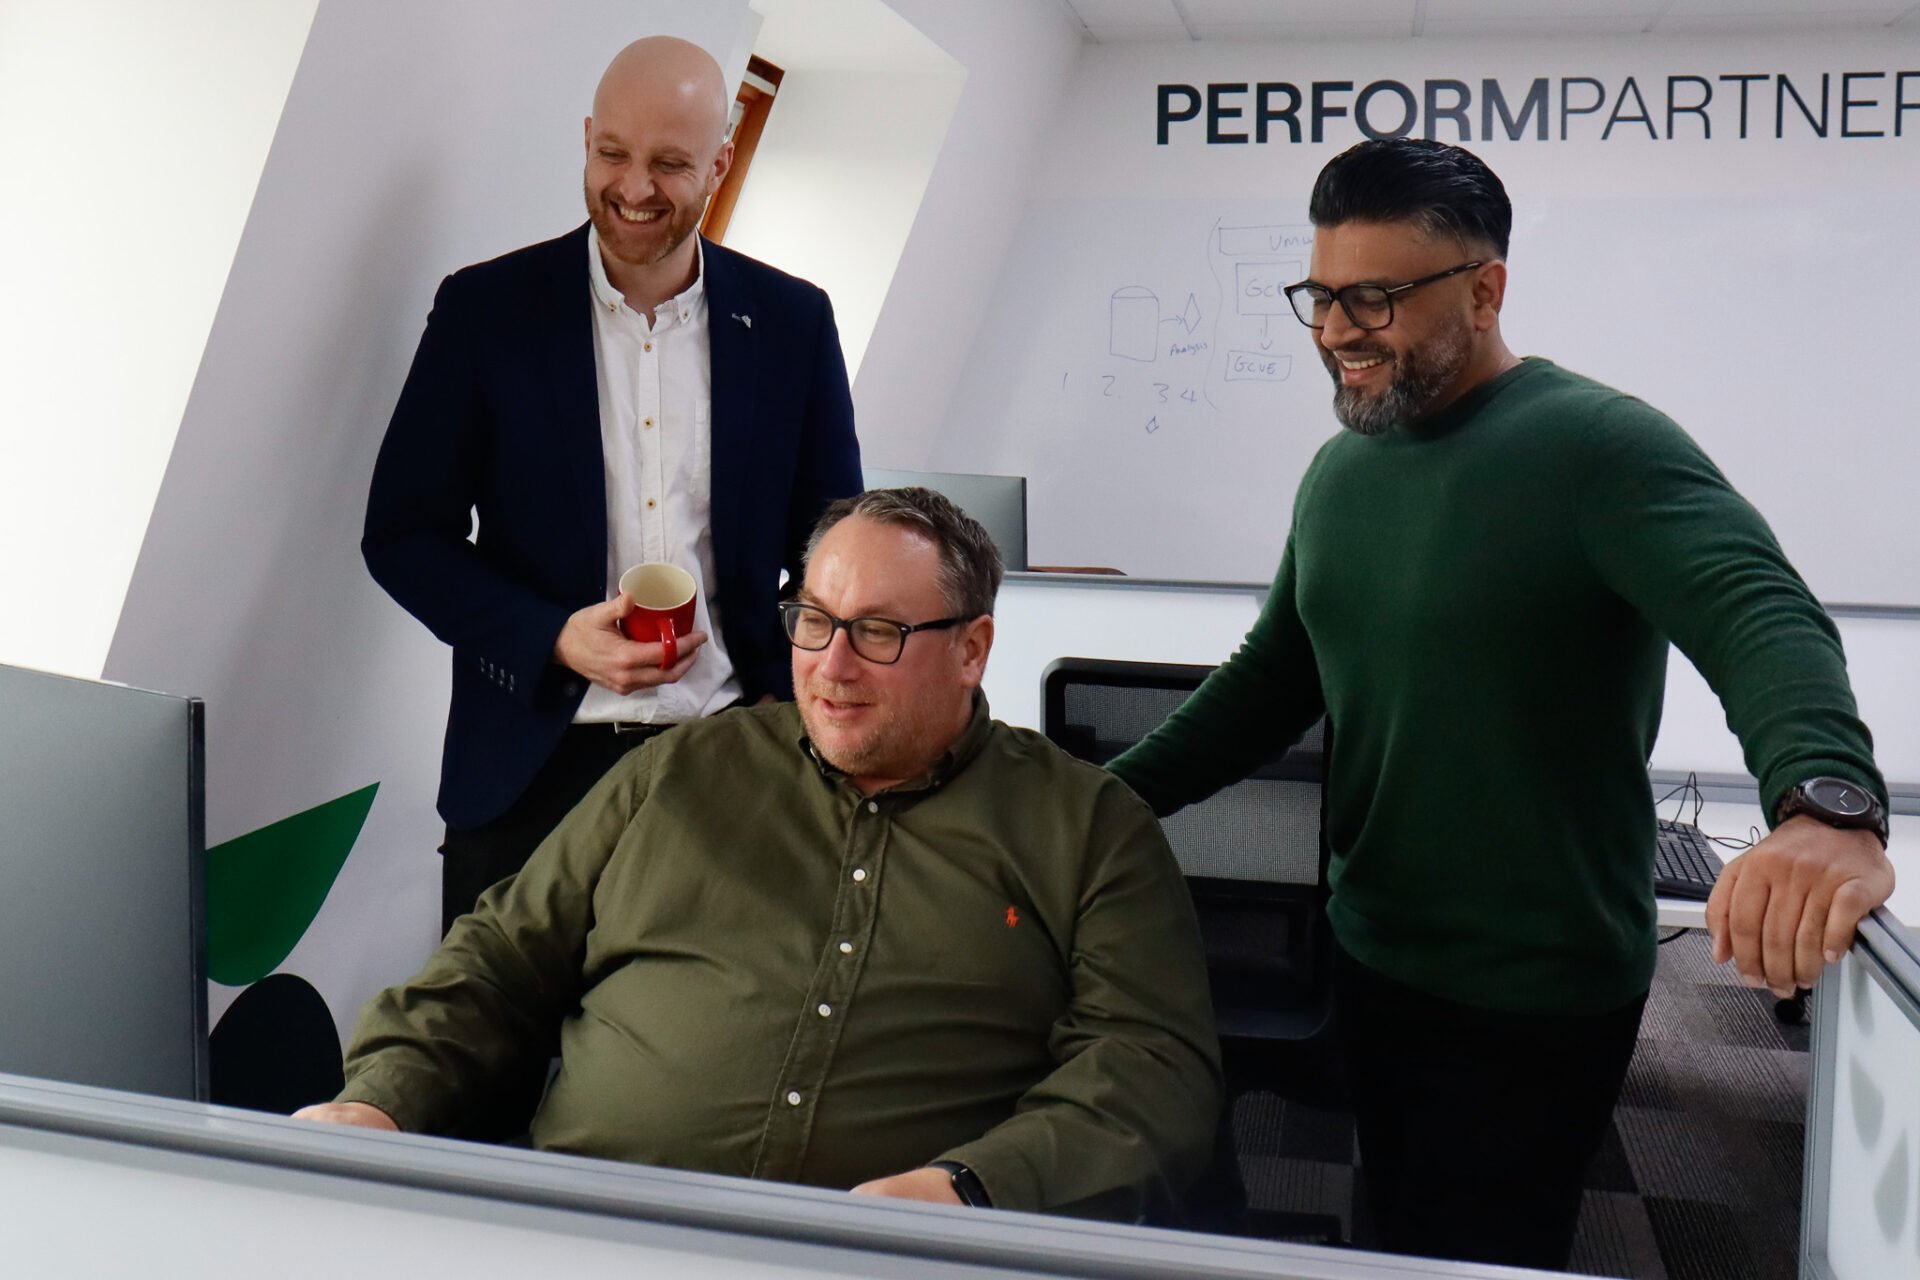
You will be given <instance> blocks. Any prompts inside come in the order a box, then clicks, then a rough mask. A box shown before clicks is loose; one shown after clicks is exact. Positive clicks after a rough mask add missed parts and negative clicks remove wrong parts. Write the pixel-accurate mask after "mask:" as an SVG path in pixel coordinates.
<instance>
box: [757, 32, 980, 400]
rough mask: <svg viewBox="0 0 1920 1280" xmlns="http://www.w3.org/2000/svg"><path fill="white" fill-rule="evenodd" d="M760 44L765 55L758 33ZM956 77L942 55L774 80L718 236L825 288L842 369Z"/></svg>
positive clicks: (857, 340) (955, 93) (894, 255)
mask: <svg viewBox="0 0 1920 1280" xmlns="http://www.w3.org/2000/svg"><path fill="white" fill-rule="evenodd" d="M761 48H762V49H763V50H765V56H768V57H772V56H773V55H774V49H773V48H772V47H770V46H769V45H767V44H766V42H765V41H764V39H763V41H762V44H761ZM776 62H777V59H776ZM964 80H965V73H964V72H962V71H961V70H959V68H958V67H957V66H950V67H948V68H947V69H945V70H943V71H923V72H891V73H888V72H859V71H845V70H834V69H826V70H813V71H809V70H800V71H790V72H788V74H787V76H786V78H785V79H784V80H782V81H781V83H780V92H779V95H778V96H777V97H776V98H775V99H774V107H773V111H772V113H771V115H770V116H769V117H768V120H767V128H766V132H765V133H764V134H763V135H762V136H761V139H760V148H759V151H758V152H757V153H756V154H755V157H754V161H753V167H752V170H751V171H750V172H749V174H748V176H747V181H746V183H745V185H744V186H743V187H742V189H741V194H740V201H739V203H738V204H736V205H735V206H734V211H733V219H732V221H731V222H730V223H729V224H728V226H727V235H726V243H727V247H728V248H732V249H738V250H740V251H741V252H742V253H748V254H752V255H753V256H754V257H756V258H760V259H762V260H764V261H767V262H771V263H773V264H774V265H775V266H777V267H779V268H780V269H781V270H782V271H789V272H792V273H793V274H794V275H797V276H801V277H803V278H805V279H808V280H811V281H813V282H814V283H816V284H818V285H820V286H821V287H822V288H824V289H826V291H827V292H828V294H830V295H831V296H832V298H833V309H834V316H835V319H836V321H837V323H838V324H839V327H840V345H841V348H842V349H843V350H844V351H845V353H846V357H847V370H848V372H849V374H850V375H857V374H858V371H859V368H860V363H861V360H862V358H863V357H864V356H865V354H866V350H867V344H868V342H869V340H870V338H871V336H872V334H873V327H874V324H875V323H876V322H877V321H878V320H879V318H880V308H881V304H882V303H884V302H885V300H886V297H887V289H888V287H889V286H890V285H891V284H892V283H893V274H894V265H895V264H896V263H897V262H898V261H899V259H900V251H901V250H902V249H903V248H904V247H905V246H906V243H907V235H908V232H910V231H911V230H912V228H913V220H914V215H915V214H916V213H917V212H918V211H919V208H920V198H921V194H922V193H923V192H924V191H925V190H926V185H927V177H928V175H929V174H931V173H932V172H933V163H934V157H935V156H936V155H937V154H938V153H939V151H940V144H941V142H942V141H943V140H944V139H945V137H946V133H947V122H948V120H949V119H951V117H952V115H953V107H954V103H955V102H956V101H958V99H959V96H960V86H961V84H962V82H963V81H964Z"/></svg>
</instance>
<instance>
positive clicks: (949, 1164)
mask: <svg viewBox="0 0 1920 1280" xmlns="http://www.w3.org/2000/svg"><path fill="white" fill-rule="evenodd" d="M927 1168H929V1169H941V1170H944V1171H945V1172H946V1175H947V1177H948V1178H950V1179H952V1180H953V1194H955V1195H957V1196H959V1197H960V1203H961V1204H964V1205H966V1206H967V1207H968V1208H970V1209H991V1208H993V1198H992V1197H991V1196H989V1195H988V1194H987V1189H986V1187H985V1186H984V1185H982V1184H981V1182H980V1175H979V1174H977V1173H975V1172H974V1171H973V1170H971V1169H969V1168H967V1166H966V1165H964V1164H961V1163H960V1162H959V1161H958V1160H930V1161H928V1162H927Z"/></svg>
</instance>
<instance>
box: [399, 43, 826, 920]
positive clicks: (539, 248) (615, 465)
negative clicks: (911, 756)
mask: <svg viewBox="0 0 1920 1280" xmlns="http://www.w3.org/2000/svg"><path fill="white" fill-rule="evenodd" d="M728 102H729V95H728V94H727V93H726V89H725V85H724V82H723V80H722V77H721V74H720V69H719V67H718V65H717V64H715V63H714V61H713V59H712V58H711V57H710V56H709V55H708V54H707V53H706V52H705V51H704V50H701V49H700V48H699V47H698V46H695V45H692V44H689V43H687V42H685V41H681V40H675V39H671V38H668V37H652V38H649V39H645V40H640V41H636V42H635V43H634V44H632V45H629V46H628V47H627V48H626V49H624V50H622V51H621V53H620V54H619V55H618V56H617V57H616V58H615V59H614V61H613V63H612V64H611V65H610V66H609V67H608V69H607V72H606V75H605V76H604V77H603V78H602V80H601V82H600V86H599V88H598V90H597V91H596V93H595V95H594V108H593V115H592V116H590V117H588V118H587V121H586V144H587V164H586V178H585V192H586V200H587V208H588V213H589V215H590V218H589V222H588V223H587V225H585V226H582V227H580V228H578V229H576V230H575V231H573V232H571V233H569V234H567V235H564V236H562V237H560V238H559V239H556V240H549V241H546V242H545V243H542V244H537V245H533V246H531V247H529V248H526V249H521V250H519V251H517V252H515V253H510V254H507V255H506V256H504V257H501V258H496V259H494V260H493V261H491V262H486V263H482V264H480V265H478V266H473V267H468V268H466V269H465V270H462V271H459V272H456V273H455V274H453V275H452V276H449V277H448V278H447V279H446V281H445V282H443V283H442V285H441V286H440V290H439V293H438V294H437V295H436V297H435V299H434V305H433V311H432V314H431V315H430V316H429V317H428V319H427V328H426V333H425V334H424V336H422V338H421V340H420V347H419V350H418V352H417V353H416V354H415V356H414V362H413V368H412V370H411V372H410V373H409V374H408V376H407V381H406V385H405V388H404V389H403V390H402V391H401V393H400V401H399V404H398V406H397V407H396V408H395V410H394V414H393V419H392V422H391V423H390V425H389V426H388V428H387V435H386V439H385V441H384V442H383V443H382V445H381V448H380V456H379V461H378V462H377V463H376V465H375V468H374V474H373V483H372V487H371V492H370V495H369V498H368V503H367V518H366V530H365V536H364V537H363V539H362V542H361V548H362V551H363V553H364V555H365V557H366V561H367V566H368V568H369V570H370V571H371V572H372V574H373V576H374V578H375V579H376V580H377V581H378V582H379V583H380V585H381V586H382V587H384V588H385V589H386V590H387V592H388V593H389V594H391V595H392V596H393V598H394V599H395V600H396V601H398V602H399V603H400V604H401V605H402V606H403V607H404V608H405V609H406V610H407V611H408V612H409V613H412V614H413V615H414V616H415V617H417V618H419V619H420V620H421V621H422V622H424V623H425V624H426V625H427V627H428V628H429V629H431V630H432V632H433V634H434V635H436V636H438V637H439V638H440V639H441V640H443V641H445V642H446V643H448V644H450V645H452V646H453V697H452V706H451V708H450V710H449V713H448V717H447V734H446V747H445V754H444V757H443V760H442V769H441V778H440V795H439V809H440V813H441V816H442V817H443V818H445V819H446V823H447V839H446V842H445V844H443V845H442V846H441V852H442V853H443V854H444V855H445V860H444V872H443V881H442V927H443V929H444V928H445V927H447V926H449V925H451V923H452V921H453V920H454V918H456V917H457V916H458V915H460V914H462V913H463V912H465V911H467V910H469V909H470V908H471V907H472V905H473V902H474V900H475V899H476V898H477V897H478V895H479V893H480V892H481V891H483V890H484V889H485V888H486V887H487V886H489V885H491V884H492V883H494V882H495V881H496V880H498V879H501V878H503V877H505V876H508V875H511V874H513V873H514V872H515V871H517V870H518V869H519V868H520V866H521V865H522V864H523V863H524V862H525V860H526V858H527V855H528V854H530V853H531V852H532V850H533V848H534V847H535V846H536V845H537V844H538V843H539V841H540V840H541V839H543V838H544V837H545V835H546V834H547V832H548V831H550V830H551V829H552V827H553V826H554V825H555V824H556V823H557V822H558V821H559V820H560V819H561V818H562V817H564V816H565V815H566V813H567V811H568V810H569V809H571V808H572V806H573V805H574V803H575V802H577V801H578V800H579V798H580V797H581V796H582V795H584V794H585V793H586V791H587V790H588V789H590V788H591V786H592V785H593V783H594V782H595V781H597V780H598V778H599V777H600V776H601V774H603V773H604V772H605V771H606V769H607V768H609V767H610V766H611V765H612V764H613V762H614V761H615V760H617V759H618V758H619V757H620V755H622V754H624V752H625V751H627V750H629V749H631V748H632V747H633V746H636V745H638V744H639V743H640V742H642V741H645V740H646V739H647V738H649V737H651V736H653V735H655V734H657V733H660V732H664V731H665V730H667V729H668V728H670V727H671V726H672V725H673V724H676V723H681V722H684V721H685V720H688V719H693V718H696V717H698V716H701V715H710V714H714V713H716V712H718V711H721V710H724V709H725V708H726V707H728V706H731V705H733V704H734V703H736V702H743V701H744V702H753V701H759V700H762V699H765V698H771V697H789V696H791V687H790V676H789V670H790V666H789V660H788V645H787V641H786V637H785V635H784V634H783V632H782V631H781V628H780V623H779V618H778V611H777V608H776V604H777V600H778V596H779V591H780V583H781V578H782V574H783V572H784V573H785V574H786V575H787V577H788V578H790V579H791V580H793V581H795V582H797V581H798V580H799V579H800V576H801V556H802V553H803V551H804V548H805V542H806V538H807V534H808V533H809V531H810V530H811V529H812V527H813V523H814V520H815V518H816V517H817V516H818V515H819V513H820V511H821V510H822V509H823V508H824V507H825V506H826V505H827V504H828V503H829V502H831V501H833V500H834V499H835V498H839V497H842V496H845V495H847V494H851V493H857V492H859V490H860V488H861V482H860V454H859V446H858V444H857V443H856V441H855V438H854V431H853V405H852V398H851V395H850V394H849V391H848V387H847V373H846V364H845V361H844V358H843V357H842V355H841V352H840V340H839V334H838V332H837V331H836V329H835V327H834V322H833V309H832V306H831V304H830V303H829V302H828V300H827V296H826V294H824V293H823V292H821V290H819V289H818V288H816V287H814V286H813V285H811V284H808V283H807V282H805V281H803V280H798V279H795V278H794V277H792V276H788V275H785V274H783V273H782V272H779V271H777V270H775V269H773V268H772V267H769V266H766V265H764V264H762V263H759V262H756V261H754V260H753V259H751V258H748V257H745V256H743V255H741V254H738V253H734V252H731V251H729V250H727V249H724V248H721V247H720V246H719V245H716V244H713V243H711V242H707V241H705V240H703V239H702V238H700V237H699V236H698V235H696V234H695V229H696V228H697V227H698V225H699V220H700V217H701V214H702V213H703V211H704V209H705V206H706V201H707V198H708V197H709V196H710V195H711V194H712V192H713V191H714V189H715V188H717V187H718V185H719V182H720V179H721V178H722V177H723V176H724V175H725V173H726V170H727V167H728V165H729V164H730V163H731V160H732V144H731V143H729V142H726V141H725V140H724V131H725V121H726V113H727V107H728ZM476 515H477V517H478V531H477V533H475V532H474V517H475V516H476ZM470 534H472V535H473V536H471V538H470V537H469V535H470ZM643 561H666V562H669V563H673V564H676V565H678V566H679V567H681V568H682V569H685V570H686V571H687V572H688V573H690V574H691V575H692V576H693V577H694V579H695V581H696V583H697V591H696V597H697V600H696V603H697V612H696V619H695V628H696V629H695V630H694V632H693V633H692V634H690V635H689V636H687V637H684V638H682V639H681V640H680V641H679V643H678V645H677V650H678V653H677V657H676V661H674V663H673V664H672V665H670V666H662V665H661V664H662V659H663V657H665V656H666V655H665V653H663V646H662V645H660V644H656V643H650V642H641V641H636V640H630V639H628V638H627V637H626V636H625V635H624V634H623V633H622V632H621V631H620V630H619V629H618V627H617V625H616V623H617V620H618V619H619V618H620V617H621V616H622V615H623V614H624V613H625V612H626V611H627V609H628V608H630V601H629V600H628V599H627V597H625V596H624V595H621V594H620V593H619V590H618V586H617V583H618V579H619V575H620V573H621V571H622V569H623V568H625V567H628V566H630V565H633V564H637V563H641V562H643ZM716 624H717V625H716Z"/></svg>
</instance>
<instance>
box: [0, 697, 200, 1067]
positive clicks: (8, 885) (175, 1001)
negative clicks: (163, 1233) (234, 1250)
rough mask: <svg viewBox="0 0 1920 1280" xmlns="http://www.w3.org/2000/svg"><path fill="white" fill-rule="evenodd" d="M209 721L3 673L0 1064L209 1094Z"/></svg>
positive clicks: (195, 706) (176, 701) (163, 704)
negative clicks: (204, 891) (204, 876)
mask: <svg viewBox="0 0 1920 1280" xmlns="http://www.w3.org/2000/svg"><path fill="white" fill-rule="evenodd" d="M205 737H206V730H205V715H204V707H203V705H202V703H201V702H200V700H199V699H197V698H179V697H173V696H170V695H168V694H163V693H149V692H147V691H146V690H143V689H129V688H127V687H126V686H124V685H116V684H108V683H105V682H103V681H98V680H79V679H74V678H71V677H68V676H57V675H49V674H47V673H45V672H40V671H29V670H26V669H25V668H21V667H8V666H0V974H3V975H5V976H4V979H0V1071H4V1072H12V1073H15V1074H18V1075H27V1076H38V1077H41V1078H43V1079H49V1080H63V1081H68V1082H70V1083H74V1084H85V1085H99V1086H104V1087H108V1088H114V1089H128V1090H133V1091H136V1092H139V1093H148V1094H157V1095H160V1096H163V1097H169V1098H184V1099H190V1100H191V1099H204V1098H205V1097H206V1096H207V984H206V959H205V953H206V942H205V926H204V921H203V918H202V913H201V888H200V875H201V861H202V858H203V857H204V855H205V852H206V801H205V781H204V780H205V763H204V753H205Z"/></svg>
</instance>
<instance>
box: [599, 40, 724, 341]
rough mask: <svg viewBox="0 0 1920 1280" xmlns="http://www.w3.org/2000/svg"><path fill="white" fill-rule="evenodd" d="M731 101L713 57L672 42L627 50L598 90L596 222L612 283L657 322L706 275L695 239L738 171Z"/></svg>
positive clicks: (640, 42) (636, 44)
mask: <svg viewBox="0 0 1920 1280" xmlns="http://www.w3.org/2000/svg"><path fill="white" fill-rule="evenodd" d="M731 102H732V95H731V94H729V93H728V92H727V86H726V82H725V80H724V79H722V78H721V75H720V64H719V63H717V62H715V61H714V60H713V57H712V55H711V54H709V53H708V52H707V51H706V50H705V49H702V48H701V47H700V46H699V45H697V44H690V43H688V42H687V41H685V40H677V39H675V38H674V37H672V36H649V37H647V38H646V39H644V40H635V41H634V42H633V43H632V44H630V45H628V46H627V47H626V48H624V49H622V50H621V51H620V52H619V53H618V54H617V55H615V57H614V59H613V62H612V63H611V64H610V65H609V66H608V67H607V72H606V74H605V75H603V76H601V77H600V87H599V88H598V89H596V90H595V91H594V95H593V114H592V115H591V116H589V117H587V130H586V133H587V168H586V179H585V184H584V185H585V188H586V198H587V215H588V216H589V217H590V218H591V219H592V220H593V226H594V230H595V231H596V232H597V233H598V238H599V241H600V253H601V259H602V261H603V262H604V263H605V264H606V268H607V277H608V279H609V280H610V281H612V283H613V284H614V286H615V287H616V288H618V289H619V290H620V291H621V293H622V294H624V295H626V298H627V301H628V303H629V304H630V305H632V306H634V307H635V308H637V309H639V310H642V311H645V312H647V313H648V314H649V315H651V314H652V310H653V308H654V306H655V305H656V304H658V303H660V302H663V301H665V300H666V299H667V298H669V297H672V296H673V295H674V294H675V293H678V292H679V291H680V290H682V289H685V288H686V287H687V286H688V285H689V284H691V283H693V280H694V277H695V276H696V275H697V274H698V270H699V260H698V256H697V250H696V241H695V240H694V234H693V233H694V232H695V231H696V230H697V229H698V228H699V226H700V218H701V215H702V214H703V213H704V212H705V211H706V207H707V199H708V197H710V196H712V195H713V193H714V191H715V190H717V189H718V188H719V186H720V182H721V179H723V178H725V177H726V175H727V168H728V166H730V165H731V164H732V163H733V144H732V143H730V142H728V141H727V140H726V137H727V108H728V106H729V105H730V104H731Z"/></svg>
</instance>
